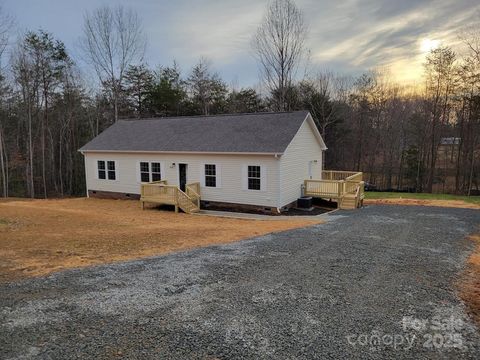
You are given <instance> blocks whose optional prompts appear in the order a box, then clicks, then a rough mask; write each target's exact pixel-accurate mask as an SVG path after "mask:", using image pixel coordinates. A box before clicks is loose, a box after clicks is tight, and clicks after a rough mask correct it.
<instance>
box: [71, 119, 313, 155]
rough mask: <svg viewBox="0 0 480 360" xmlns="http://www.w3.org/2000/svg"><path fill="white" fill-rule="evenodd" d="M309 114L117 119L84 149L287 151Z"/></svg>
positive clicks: (82, 149) (220, 151) (83, 148)
mask: <svg viewBox="0 0 480 360" xmlns="http://www.w3.org/2000/svg"><path fill="white" fill-rule="evenodd" d="M307 114H308V112H307V111H294V112H284V113H254V114H238V115H216V116H194V117H177V118H157V119H141V120H119V121H117V122H116V123H115V124H113V125H112V126H110V127H109V128H108V129H106V130H105V131H104V132H102V133H101V134H100V135H98V136H97V137H96V138H94V139H93V140H92V141H90V142H89V143H87V144H86V145H85V146H83V147H82V148H81V149H80V151H159V152H162V151H166V152H177V151H178V152H215V153H216V152H219V153H222V152H229V153H235V152H239V153H283V152H284V150H285V149H286V148H287V146H288V144H289V143H290V142H291V141H292V139H293V137H294V136H295V134H296V133H297V131H298V129H299V128H300V126H301V124H302V123H303V121H304V120H305V118H306V116H307Z"/></svg>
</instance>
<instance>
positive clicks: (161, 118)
mask: <svg viewBox="0 0 480 360" xmlns="http://www.w3.org/2000/svg"><path fill="white" fill-rule="evenodd" d="M301 112H304V113H308V110H294V111H264V112H260V111H258V112H251V113H228V114H214V115H182V116H160V117H148V118H124V119H119V120H118V121H145V120H164V119H187V118H189V119H190V118H214V117H227V116H228V117H235V116H245V115H277V114H293V113H301Z"/></svg>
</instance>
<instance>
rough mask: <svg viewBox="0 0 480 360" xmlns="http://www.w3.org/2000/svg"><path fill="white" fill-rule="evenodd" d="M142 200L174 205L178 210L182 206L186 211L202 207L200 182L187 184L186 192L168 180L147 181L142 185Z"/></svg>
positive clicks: (189, 211)
mask: <svg viewBox="0 0 480 360" xmlns="http://www.w3.org/2000/svg"><path fill="white" fill-rule="evenodd" d="M140 194H141V196H140V202H141V204H142V209H143V208H144V203H155V204H167V205H174V206H175V211H176V212H178V208H179V207H180V208H181V209H182V210H183V211H185V212H186V213H191V212H194V211H198V210H199V209H200V183H191V184H187V185H186V186H185V192H183V191H182V190H180V188H179V187H178V186H177V185H167V181H166V180H162V181H155V182H151V183H145V184H142V185H141V190H140Z"/></svg>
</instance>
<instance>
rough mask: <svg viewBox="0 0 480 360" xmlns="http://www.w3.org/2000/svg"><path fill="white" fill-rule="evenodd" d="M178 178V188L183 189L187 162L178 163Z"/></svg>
mask: <svg viewBox="0 0 480 360" xmlns="http://www.w3.org/2000/svg"><path fill="white" fill-rule="evenodd" d="M178 179H179V183H180V189H181V190H182V191H185V185H186V184H187V164H178Z"/></svg>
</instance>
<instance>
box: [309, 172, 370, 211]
mask: <svg viewBox="0 0 480 360" xmlns="http://www.w3.org/2000/svg"><path fill="white" fill-rule="evenodd" d="M364 187H365V186H364V182H363V173H361V172H354V171H334V170H325V171H322V178H321V179H320V180H305V182H304V195H305V196H312V197H317V198H322V199H326V200H333V201H336V202H337V203H338V207H339V208H340V209H356V208H358V207H360V206H362V205H363V199H364V198H365V189H364Z"/></svg>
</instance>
